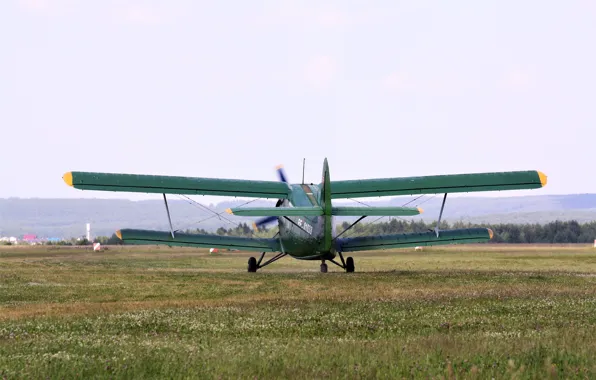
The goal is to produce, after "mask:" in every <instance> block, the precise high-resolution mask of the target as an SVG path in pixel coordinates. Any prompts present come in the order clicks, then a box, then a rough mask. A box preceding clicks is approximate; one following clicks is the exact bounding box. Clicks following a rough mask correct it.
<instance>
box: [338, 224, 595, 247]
mask: <svg viewBox="0 0 596 380" xmlns="http://www.w3.org/2000/svg"><path fill="white" fill-rule="evenodd" d="M349 225H350V224H349V223H348V222H344V223H342V224H341V225H340V227H341V229H340V232H341V230H343V229H345V228H347V227H348V226H349ZM435 226H436V222H433V223H429V224H426V223H424V222H422V221H405V220H396V219H393V220H391V221H389V222H384V223H369V224H357V225H356V226H354V227H353V228H352V229H351V230H350V231H348V232H346V234H345V235H344V236H362V235H385V234H400V233H412V232H425V231H430V230H433V229H434V228H435ZM473 227H487V228H490V229H492V230H493V232H494V233H495V235H494V237H493V239H492V241H491V242H492V243H510V244H525V243H551V244H552V243H591V242H593V241H594V239H596V221H595V222H589V223H584V224H580V223H578V222H577V221H575V220H572V221H566V222H562V221H555V222H551V223H548V224H544V225H542V224H513V223H507V224H481V225H478V224H471V223H463V222H455V223H453V224H451V225H450V224H449V223H447V222H441V226H440V229H456V228H473Z"/></svg>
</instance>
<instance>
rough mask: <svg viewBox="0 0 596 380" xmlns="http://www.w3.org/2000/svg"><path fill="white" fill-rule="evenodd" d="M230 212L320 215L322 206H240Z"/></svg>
mask: <svg viewBox="0 0 596 380" xmlns="http://www.w3.org/2000/svg"><path fill="white" fill-rule="evenodd" d="M226 212H227V213H228V214H232V215H239V216H319V215H323V209H322V208H321V207H238V208H229V209H227V210H226Z"/></svg>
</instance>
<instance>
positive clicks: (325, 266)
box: [321, 263, 327, 273]
mask: <svg viewBox="0 0 596 380" xmlns="http://www.w3.org/2000/svg"><path fill="white" fill-rule="evenodd" d="M321 273H327V264H325V263H323V264H321Z"/></svg>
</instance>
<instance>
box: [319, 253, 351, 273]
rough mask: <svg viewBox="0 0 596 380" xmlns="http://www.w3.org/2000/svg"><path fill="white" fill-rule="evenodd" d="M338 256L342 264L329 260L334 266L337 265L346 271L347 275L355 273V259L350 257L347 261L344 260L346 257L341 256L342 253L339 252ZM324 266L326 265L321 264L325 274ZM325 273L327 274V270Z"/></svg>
mask: <svg viewBox="0 0 596 380" xmlns="http://www.w3.org/2000/svg"><path fill="white" fill-rule="evenodd" d="M337 254H338V255H339V258H340V259H341V264H340V263H338V262H337V261H335V260H329V261H331V262H332V263H333V264H335V265H337V266H338V267H340V268H341V269H345V271H346V272H347V273H353V272H354V270H355V267H354V259H353V258H351V257H348V258H347V259H346V260H344V256H343V255H342V254H341V252H337ZM323 265H325V264H321V272H323ZM325 266H326V265H325ZM325 272H326V270H325Z"/></svg>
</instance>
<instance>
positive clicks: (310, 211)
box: [63, 159, 546, 272]
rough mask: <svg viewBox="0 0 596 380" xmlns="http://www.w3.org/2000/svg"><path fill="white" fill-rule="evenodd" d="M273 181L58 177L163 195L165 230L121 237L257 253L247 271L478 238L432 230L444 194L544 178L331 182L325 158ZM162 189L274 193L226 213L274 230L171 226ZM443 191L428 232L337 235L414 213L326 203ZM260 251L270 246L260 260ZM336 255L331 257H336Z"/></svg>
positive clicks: (532, 183)
mask: <svg viewBox="0 0 596 380" xmlns="http://www.w3.org/2000/svg"><path fill="white" fill-rule="evenodd" d="M277 172H278V176H279V179H280V181H279V182H275V181H252V180H238V179H219V178H194V177H178V176H159V175H137V174H115V173H92V172H78V171H73V172H68V173H66V174H65V175H64V176H63V179H64V181H65V182H66V183H67V184H68V185H69V186H73V187H74V188H76V189H81V190H101V191H124V192H141V193H160V194H163V198H164V202H165V208H166V212H167V216H168V220H169V223H170V231H150V230H137V229H122V230H119V231H117V232H116V235H117V236H118V238H120V239H121V240H122V242H123V243H124V244H164V245H168V246H183V247H207V248H209V247H213V248H223V249H225V248H227V249H235V250H243V251H256V252H261V255H260V257H259V259H258V260H257V259H256V258H255V257H251V258H250V259H249V260H248V271H249V272H256V271H257V269H260V268H263V267H265V266H267V265H269V264H271V263H273V262H275V261H276V260H278V259H280V258H282V257H284V256H286V255H289V256H291V257H293V258H296V259H300V260H318V261H321V272H327V269H328V268H327V264H326V261H329V262H331V263H333V264H335V265H337V266H339V267H340V268H342V269H344V270H345V271H346V272H354V268H355V266H354V260H353V258H352V257H347V258H345V259H344V255H343V254H344V253H347V252H356V251H369V250H376V249H388V248H401V247H414V246H430V245H440V244H461V243H477V242H485V241H488V240H490V239H491V238H492V237H493V231H491V230H490V229H488V228H465V229H454V230H439V228H438V226H439V225H440V221H441V217H442V215H443V209H444V206H445V200H446V198H447V194H448V193H462V192H474V191H497V190H519V189H535V188H540V187H543V186H545V185H546V175H544V174H543V173H542V172H539V171H535V170H528V171H513V172H496V173H475V174H453V175H434V176H424V177H402V178H380V179H360V180H347V181H331V179H330V174H329V165H328V163H327V159H325V161H324V163H323V174H322V178H321V183H319V184H312V183H311V184H305V183H304V180H303V183H299V184H290V183H288V181H287V177H286V175H285V173H284V171H283V170H282V169H281V167H278V169H277ZM166 194H193V195H194V194H202V195H219V196H221V195H223V196H234V197H251V198H269V199H277V203H276V205H275V207H259V208H254V207H253V208H251V207H240V208H233V209H228V210H227V211H228V212H229V213H230V214H234V215H243V216H258V217H264V218H262V219H260V220H258V221H257V222H256V223H255V224H256V226H257V227H258V226H259V225H264V224H267V223H272V222H275V221H277V222H278V226H279V231H278V233H277V235H276V236H275V237H273V238H247V237H232V236H217V235H198V234H187V233H179V232H176V231H174V229H173V228H172V221H171V217H170V212H169V208H168V203H167V198H166ZM413 194H444V197H443V203H442V205H441V211H440V214H439V218H438V223H437V227H436V228H435V230H434V231H427V232H420V233H409V234H396V235H380V236H362V237H351V238H349V237H348V238H346V237H344V238H342V235H343V234H344V233H345V232H346V231H347V230H349V229H350V228H352V227H353V226H354V225H355V224H356V223H358V222H359V221H361V220H362V219H363V218H365V217H367V216H408V215H417V214H419V213H421V212H422V210H421V209H419V208H416V207H333V206H332V200H333V199H347V198H359V197H377V196H379V197H380V196H396V195H413ZM334 216H359V217H360V218H359V219H357V220H356V222H355V223H353V224H351V225H350V226H349V227H348V228H346V229H345V230H344V231H342V232H340V233H336V231H335V228H334V224H333V217H334ZM267 252H272V253H275V255H274V256H273V257H271V258H270V259H268V260H266V261H265V262H263V259H264V257H265V254H266V253H267ZM338 256H339V260H337V257H338Z"/></svg>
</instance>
